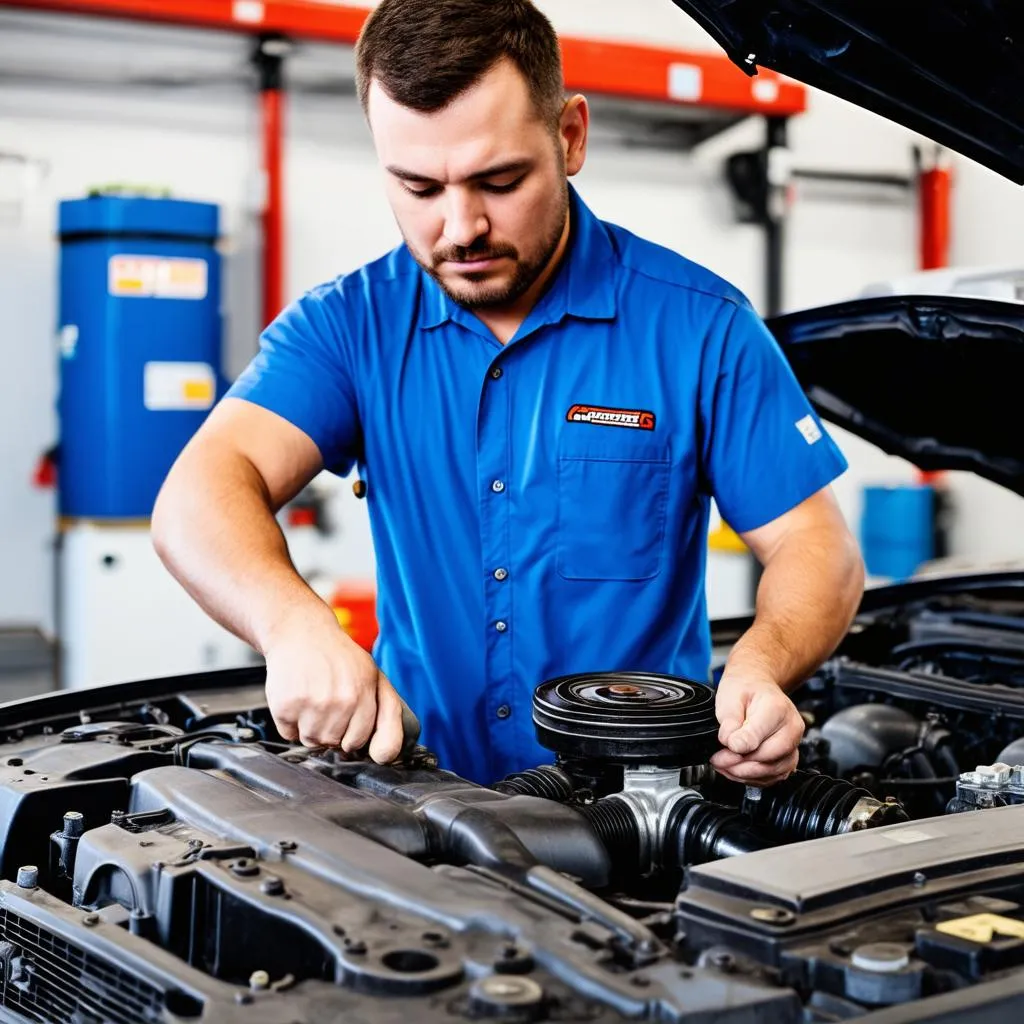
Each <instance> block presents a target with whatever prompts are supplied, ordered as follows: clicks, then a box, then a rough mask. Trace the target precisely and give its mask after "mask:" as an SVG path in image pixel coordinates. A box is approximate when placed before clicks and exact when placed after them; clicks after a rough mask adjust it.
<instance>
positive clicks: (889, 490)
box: [861, 484, 935, 580]
mask: <svg viewBox="0 0 1024 1024" xmlns="http://www.w3.org/2000/svg"><path fill="white" fill-rule="evenodd" d="M861 549H862V552H863V555H864V564H865V566H866V568H867V571H868V573H869V574H870V575H871V576H881V577H887V578H889V579H894V580H901V579H907V578H908V577H910V576H912V575H913V574H914V571H915V570H916V569H917V568H918V567H919V566H920V565H921V564H922V563H924V562H927V561H928V560H929V559H930V558H932V557H934V553H935V491H934V489H933V488H932V487H931V486H929V485H927V484H904V485H894V486H882V487H865V488H864V512H863V517H862V519H861Z"/></svg>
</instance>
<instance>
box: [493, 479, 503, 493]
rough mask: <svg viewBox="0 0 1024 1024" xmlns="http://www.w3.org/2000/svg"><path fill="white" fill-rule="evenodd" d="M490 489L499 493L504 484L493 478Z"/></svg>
mask: <svg viewBox="0 0 1024 1024" xmlns="http://www.w3.org/2000/svg"><path fill="white" fill-rule="evenodd" d="M491 490H492V491H494V493H495V494H501V492H502V491H503V490H505V485H504V484H503V483H502V482H501V481H500V480H495V481H494V483H493V484H491Z"/></svg>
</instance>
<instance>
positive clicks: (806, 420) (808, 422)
mask: <svg viewBox="0 0 1024 1024" xmlns="http://www.w3.org/2000/svg"><path fill="white" fill-rule="evenodd" d="M794 425H795V426H796V429H797V430H799V431H800V433H801V434H802V435H803V438H804V440H805V441H806V442H807V443H808V444H815V443H816V442H818V441H820V440H821V437H822V434H821V430H820V429H819V427H818V424H817V423H815V422H814V417H813V416H811V415H807V416H804V417H803V418H802V419H799V420H797V421H796V423H795V424H794Z"/></svg>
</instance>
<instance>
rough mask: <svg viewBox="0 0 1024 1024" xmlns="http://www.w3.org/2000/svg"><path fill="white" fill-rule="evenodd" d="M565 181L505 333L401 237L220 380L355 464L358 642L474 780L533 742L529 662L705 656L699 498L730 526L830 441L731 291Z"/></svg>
mask: <svg viewBox="0 0 1024 1024" xmlns="http://www.w3.org/2000/svg"><path fill="white" fill-rule="evenodd" d="M570 203H571V236H570V241H569V245H568V248H567V251H566V254H565V256H564V258H563V259H562V262H561V264H560V266H559V269H558V270H557V272H556V273H555V275H553V278H552V281H551V283H550V285H549V287H548V288H547V289H546V291H545V293H544V294H543V296H542V297H541V298H540V299H539V301H538V302H537V303H536V305H535V306H534V308H533V310H532V311H531V312H530V314H529V315H528V316H527V318H526V320H525V321H524V322H523V323H522V325H521V326H520V328H519V330H518V332H517V333H516V335H515V336H514V337H513V338H512V340H511V341H509V342H508V344H506V345H502V344H501V343H499V342H498V341H497V340H496V339H495V337H494V336H493V335H492V334H491V332H490V331H489V330H488V329H487V327H485V326H484V324H483V323H482V322H481V321H480V320H479V319H478V318H477V317H476V316H475V315H474V314H473V313H472V312H471V311H469V310H468V309H466V308H464V307H462V306H460V305H458V304H457V303H455V302H454V301H453V300H452V299H451V298H450V297H449V296H447V295H446V294H445V292H444V291H443V290H442V289H441V288H440V287H439V286H438V285H437V284H436V282H435V281H434V280H433V279H432V278H431V277H430V276H429V275H427V274H426V273H424V272H423V270H422V269H421V268H420V267H419V266H418V265H417V263H416V262H415V261H414V260H413V258H412V257H411V255H410V253H409V252H408V250H407V249H406V247H405V246H404V245H401V246H399V247H398V248H396V249H394V250H393V251H392V252H390V253H389V254H387V255H386V256H384V257H383V258H381V259H379V260H377V261H376V262H373V263H370V264H368V265H366V266H364V267H362V268H360V269H359V270H356V271H354V272H352V273H350V274H345V275H343V276H341V277H339V278H337V279H336V280H333V281H330V282H328V283H326V284H323V285H321V286H319V287H317V288H314V289H312V290H311V291H309V292H308V293H306V294H304V295H303V296H302V297H300V298H299V299H297V300H296V301H295V302H294V303H292V304H291V305H290V306H289V307H288V308H287V309H285V310H284V311H283V312H282V313H281V315H280V316H279V317H277V319H276V320H275V321H274V322H273V323H272V324H271V325H270V326H269V327H268V328H267V329H266V330H265V331H264V333H263V335H262V337H261V345H260V351H259V353H258V354H257V355H256V356H255V358H254V359H253V361H252V363H251V364H250V365H249V367H248V368H247V369H246V370H245V371H244V372H243V373H242V374H241V376H240V377H239V379H238V380H237V381H236V382H235V383H234V385H233V386H232V388H231V389H230V391H229V396H231V397H234V398H242V399H245V400H247V401H249V402H253V403H256V404H258V405H260V406H262V407H264V408H266V409H269V410H271V411H273V412H274V413H276V414H278V415H279V416H282V417H284V418H285V419H286V420H289V421H290V422H291V423H293V424H294V425H295V426H297V427H298V428H299V429H301V430H302V431H304V432H305V433H306V434H307V435H308V436H309V437H310V438H311V439H312V440H313V441H314V442H315V443H316V445H317V446H318V448H319V450H320V452H321V453H322V456H323V459H324V465H325V467H326V468H327V469H329V470H332V471H334V472H336V473H339V474H342V475H344V474H347V473H348V472H349V471H350V470H351V469H352V468H353V467H356V468H358V471H359V473H360V475H361V477H362V479H364V480H365V482H366V487H367V503H368V507H369V516H370V524H371V530H372V536H373V543H374V552H375V555H376V562H377V573H378V579H377V590H378V599H377V600H378V606H377V617H378V621H379V625H380V633H379V637H378V640H377V644H376V647H375V650H374V655H375V657H376V658H377V661H378V664H379V665H380V666H381V668H382V670H383V671H384V672H385V673H386V675H387V676H388V677H389V678H390V680H391V681H392V683H393V684H394V685H395V687H396V689H397V690H398V691H399V693H400V694H401V695H402V696H403V697H404V698H405V700H406V701H407V702H408V703H409V705H410V706H411V707H412V708H413V709H414V710H415V711H416V712H417V714H418V715H419V716H420V718H421V721H422V722H423V733H422V740H421V742H423V743H425V744H426V745H427V746H429V747H431V748H432V749H433V750H435V751H436V752H437V753H438V754H439V756H440V760H441V765H442V767H445V768H448V769H450V770H452V771H455V772H457V773H459V774H461V775H463V776H465V777H467V778H469V779H472V780H475V781H478V782H483V783H487V782H493V781H496V780H498V779H500V778H502V777H504V776H505V775H506V774H508V773H510V772H512V771H518V770H522V769H524V768H527V767H530V766H533V765H537V764H542V763H551V762H552V761H553V760H554V755H553V754H552V752H551V751H549V750H546V749H545V748H543V747H542V746H540V745H539V743H538V742H537V739H536V735H535V730H534V726H533V722H532V715H531V709H532V696H533V692H534V689H535V688H536V687H537V686H538V685H539V684H540V683H542V682H544V681H546V680H550V679H553V678H556V677H559V676H563V675H567V674H570V673H577V672H596V671H607V670H637V671H653V672H664V673H670V674H674V675H680V676H685V677H688V678H691V679H698V680H707V679H708V676H709V665H710V658H711V651H710V629H709V624H708V619H707V607H706V600H705V587H704V573H705V568H706V552H707V531H708V520H709V509H710V504H711V501H712V499H714V500H715V502H716V503H717V505H718V508H719V510H720V511H721V514H722V516H723V518H724V519H725V520H726V521H727V522H728V523H729V525H730V526H732V527H733V528H734V529H735V530H737V531H740V532H743V531H747V530H751V529H754V528H756V527H759V526H762V525H764V524H766V523H768V522H770V521H772V520H773V519H775V518H776V517H778V516H780V515H782V514H783V513H785V512H786V511H788V510H789V509H792V508H793V507H794V506H795V505H797V504H799V503H800V502H801V501H803V500H804V499H806V498H808V497H809V496H811V495H812V494H814V493H815V492H816V491H818V490H819V489H821V488H822V487H824V486H826V485H827V484H829V483H830V482H831V481H832V480H833V479H834V478H835V477H837V476H838V475H839V474H840V473H842V472H843V471H844V470H845V468H846V465H847V464H846V461H845V459H844V457H843V455H842V454H841V452H840V451H839V449H838V448H837V447H836V445H835V443H834V442H833V440H832V439H831V438H830V437H829V435H828V433H827V432H826V430H825V429H824V427H823V426H822V424H821V422H820V420H819V419H818V417H817V415H816V413H815V412H814V410H813V409H812V408H811V406H810V404H809V402H808V400H807V398H806V396H805V395H804V394H803V392H802V390H801V388H800V386H799V384H798V383H797V381H796V378H795V376H794V374H793V372H792V370H791V369H790V367H789V364H788V363H787V362H786V359H785V357H784V356H783V354H782V352H781V351H780V349H779V347H778V345H777V343H776V342H775V340H774V338H773V337H772V336H771V334H770V333H769V331H768V330H767V328H766V327H765V325H764V323H763V322H762V321H761V319H760V318H759V317H758V316H757V314H756V313H755V311H754V310H753V309H752V307H751V305H750V303H749V302H748V300H747V299H746V298H745V297H744V296H743V295H742V294H741V293H740V292H738V291H737V290H736V289H735V288H733V287H732V286H731V285H730V284H728V283H727V282H725V281H723V280H722V279H721V278H719V277H717V276H715V275H714V274H712V273H711V272H710V271H708V270H707V269H705V268H703V267H701V266H699V265H697V264H695V263H693V262H691V261H689V260H687V259H685V258H683V257H682V256H680V255H678V254H676V253H674V252H672V251H670V250H668V249H664V248H662V247H660V246H658V245H655V244H653V243H651V242H648V241H645V240H643V239H641V238H639V237H637V236H636V235H634V234H632V233H630V232H629V231H626V230H624V229H623V228H621V227H619V226H616V225H614V224H610V223H607V222H605V221H602V220H600V219H598V218H597V217H596V216H595V215H594V214H593V213H592V212H591V211H590V210H589V209H588V208H587V206H586V205H585V204H584V203H583V201H582V200H581V198H580V197H579V195H578V193H577V192H576V191H575V189H572V188H570ZM337 569H338V571H339V572H343V571H344V566H338V567H337Z"/></svg>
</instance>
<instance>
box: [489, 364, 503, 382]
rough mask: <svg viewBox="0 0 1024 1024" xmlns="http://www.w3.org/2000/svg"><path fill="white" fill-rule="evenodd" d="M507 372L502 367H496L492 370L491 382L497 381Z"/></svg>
mask: <svg viewBox="0 0 1024 1024" xmlns="http://www.w3.org/2000/svg"><path fill="white" fill-rule="evenodd" d="M504 372H505V371H504V370H503V369H502V368H501V367H500V366H496V367H494V369H493V370H491V380H497V379H498V378H499V377H500V376H501V375H502V374H503V373H504Z"/></svg>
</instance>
